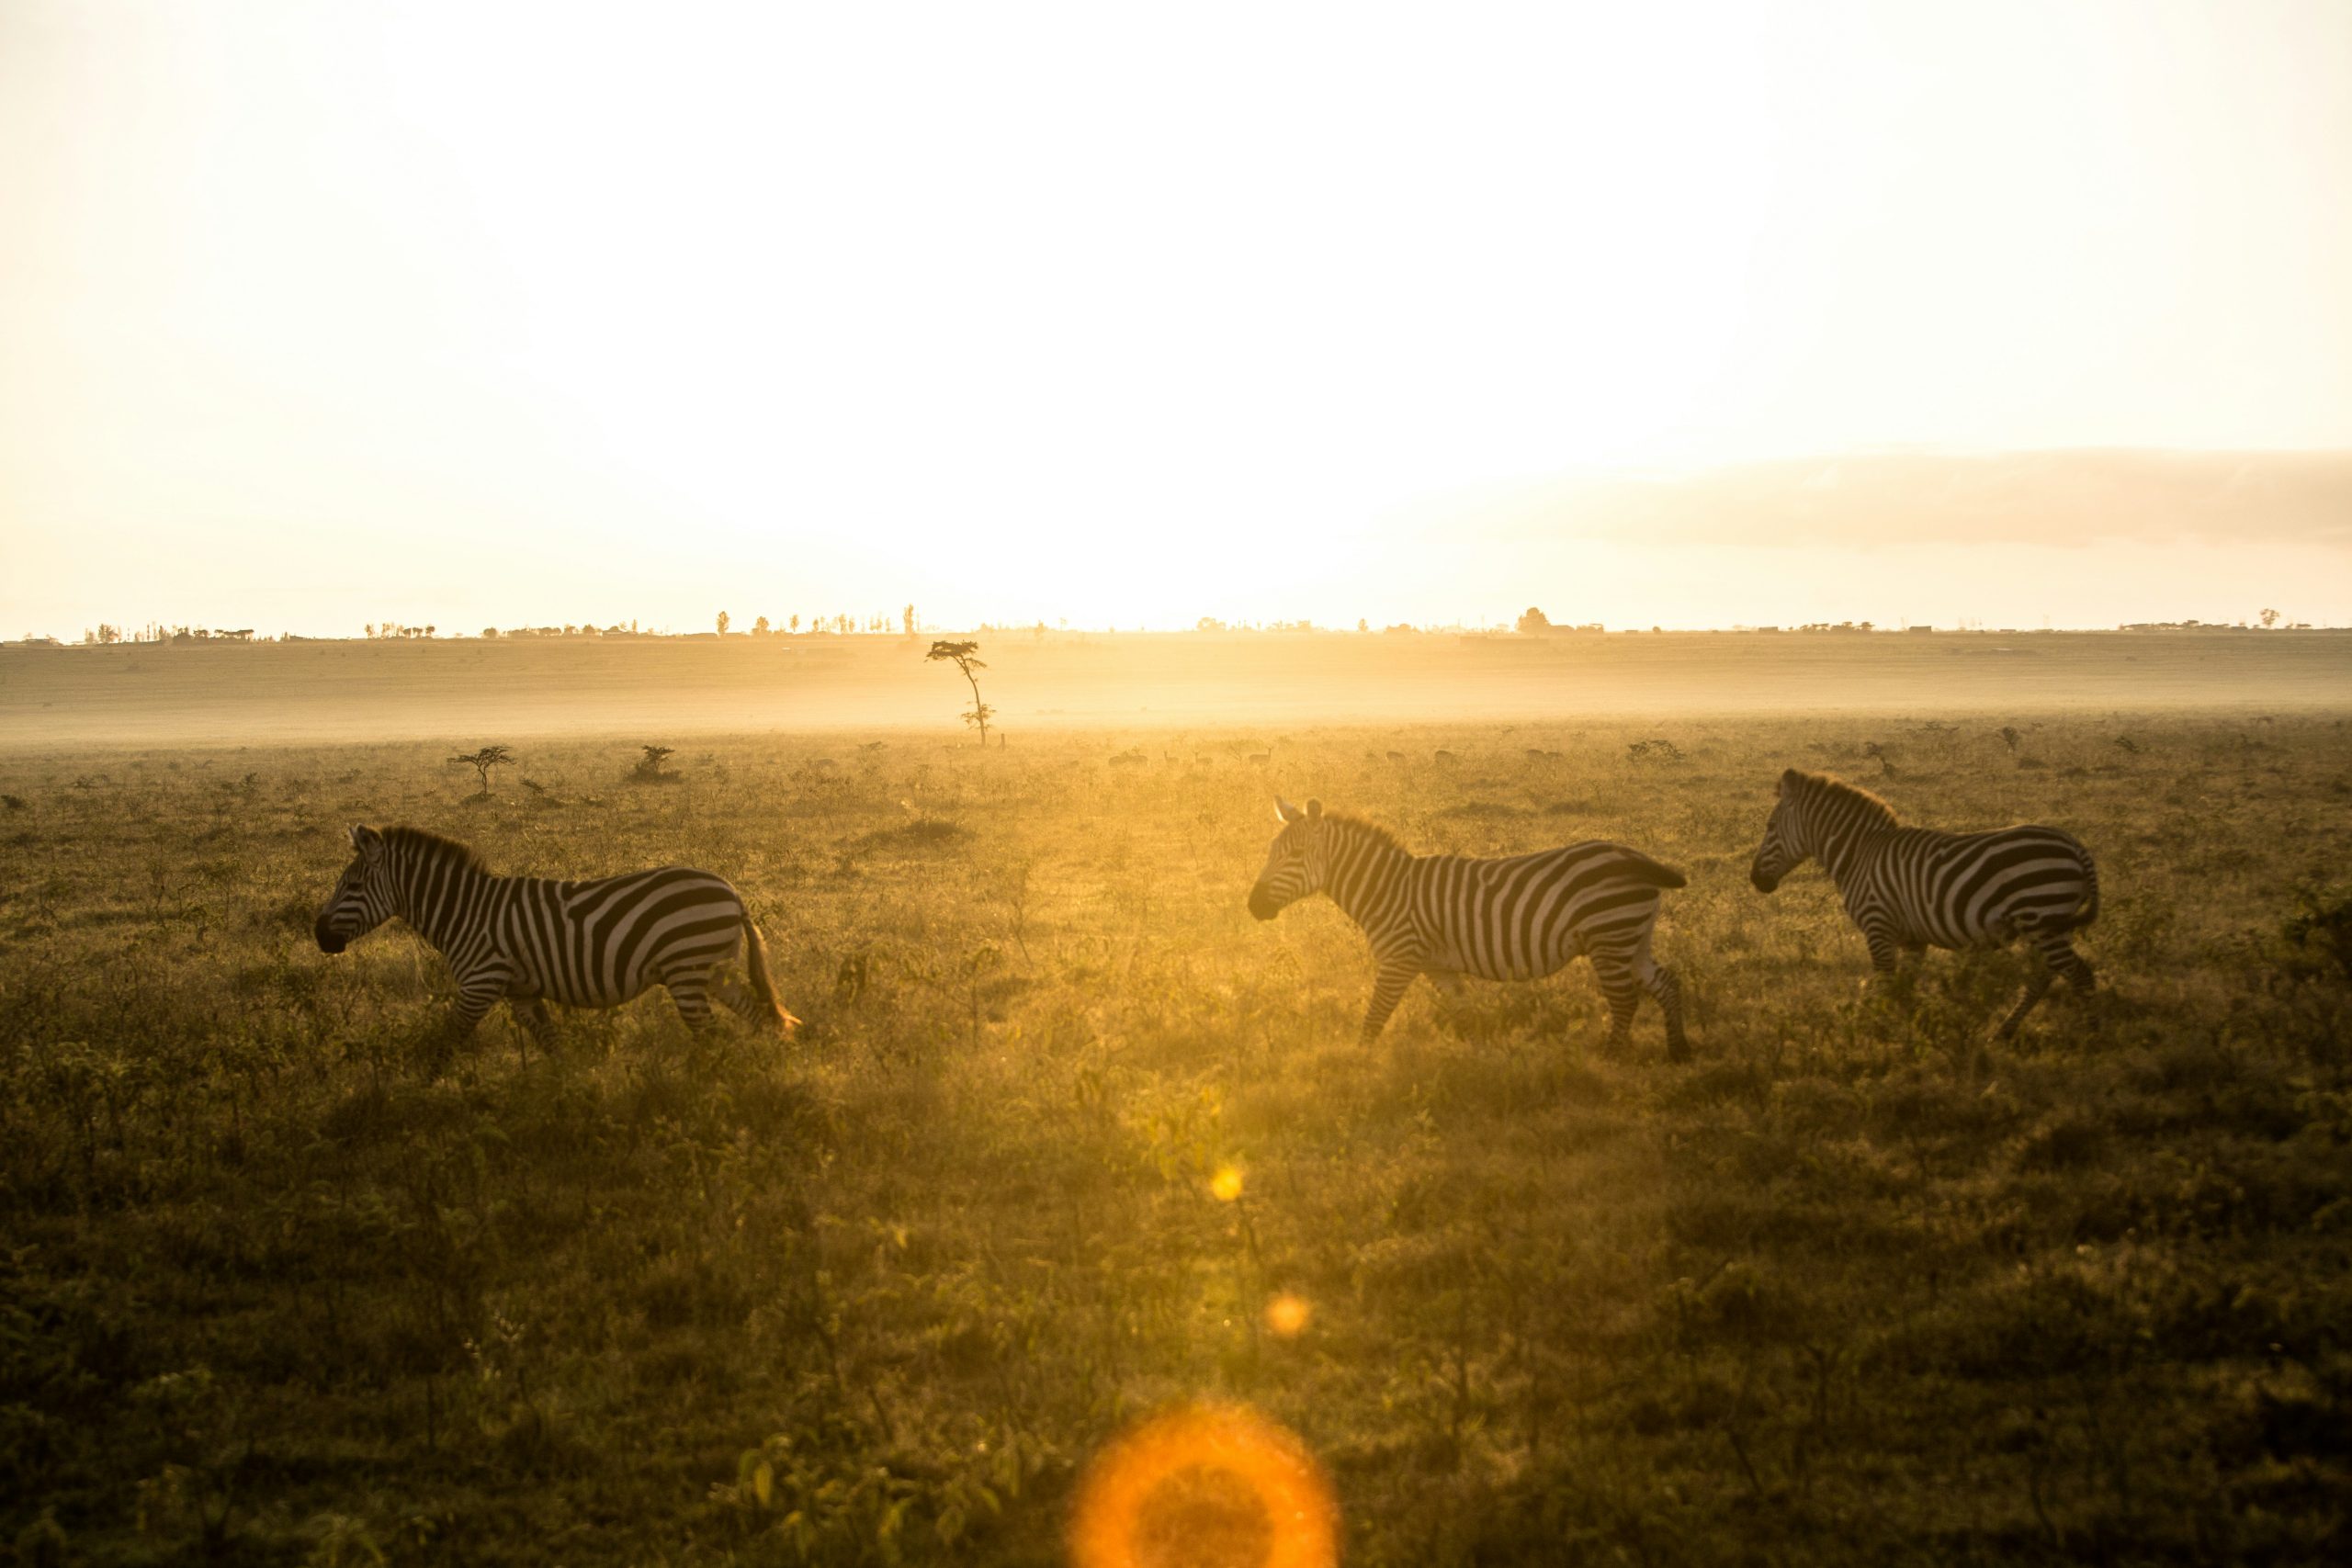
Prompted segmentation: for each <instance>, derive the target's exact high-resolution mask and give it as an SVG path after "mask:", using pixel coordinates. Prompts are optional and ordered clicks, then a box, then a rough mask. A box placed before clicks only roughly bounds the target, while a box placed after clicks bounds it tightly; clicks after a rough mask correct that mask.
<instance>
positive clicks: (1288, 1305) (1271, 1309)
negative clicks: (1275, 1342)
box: [1266, 1291, 1315, 1339]
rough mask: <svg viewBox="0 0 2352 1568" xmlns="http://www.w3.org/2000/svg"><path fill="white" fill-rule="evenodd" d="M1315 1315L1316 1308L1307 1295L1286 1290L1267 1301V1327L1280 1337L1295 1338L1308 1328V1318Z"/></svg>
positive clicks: (1270, 1331)
mask: <svg viewBox="0 0 2352 1568" xmlns="http://www.w3.org/2000/svg"><path fill="white" fill-rule="evenodd" d="M1314 1315H1315V1308H1314V1307H1313V1306H1312V1305H1310V1304H1309V1303H1308V1302H1307V1300H1306V1297H1305V1296H1298V1295H1293V1294H1292V1293H1291V1292H1288V1291H1284V1292H1283V1293H1282V1294H1281V1295H1279V1296H1276V1297H1275V1298H1274V1299H1273V1300H1272V1301H1270V1302H1268V1303H1266V1329H1267V1331H1268V1332H1269V1333H1271V1334H1273V1335H1274V1336H1276V1337H1279V1338H1283V1339H1295V1338H1296V1337H1298V1336H1299V1335H1300V1334H1302V1333H1304V1332H1305V1331H1306V1320H1307V1319H1308V1318H1311V1317H1313V1316H1314Z"/></svg>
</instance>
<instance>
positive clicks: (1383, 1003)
mask: <svg viewBox="0 0 2352 1568" xmlns="http://www.w3.org/2000/svg"><path fill="white" fill-rule="evenodd" d="M1420 973H1421V972H1420V970H1419V968H1417V967H1415V966H1414V965H1412V964H1382V965H1381V966H1380V971H1379V973H1378V974H1376V975H1374V976H1373V980H1372V1000H1371V1001H1370V1002H1369V1003H1367V1004H1366V1005H1365V1007H1364V1010H1363V1043H1365V1044H1366V1045H1369V1044H1371V1043H1373V1042H1374V1041H1375V1040H1377V1039H1379V1038H1380V1032H1381V1031H1382V1030H1384V1029H1385V1028H1387V1027H1388V1015H1389V1014H1390V1013H1392V1012H1395V1011H1396V1010H1397V1003H1398V1002H1401V1001H1403V1000H1404V999H1405V993H1406V991H1407V990H1408V989H1409V988H1410V987H1411V986H1412V984H1413V982H1414V981H1415V980H1416V979H1418V978H1419V977H1420Z"/></svg>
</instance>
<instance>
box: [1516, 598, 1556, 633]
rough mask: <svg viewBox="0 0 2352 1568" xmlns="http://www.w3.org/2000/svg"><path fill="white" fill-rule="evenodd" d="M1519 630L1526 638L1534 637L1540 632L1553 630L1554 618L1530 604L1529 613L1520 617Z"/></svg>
mask: <svg viewBox="0 0 2352 1568" xmlns="http://www.w3.org/2000/svg"><path fill="white" fill-rule="evenodd" d="M1519 629H1520V632H1521V635H1522V636H1525V637H1533V636H1534V635H1535V634H1536V633H1538V632H1548V631H1550V630H1551V629H1552V617H1551V616H1549V615H1545V614H1544V612H1543V611H1541V610H1539V609H1537V608H1536V607H1535V606H1534V605H1532V604H1530V605H1529V606H1528V607H1527V613H1526V614H1525V615H1521V616H1520V617H1519Z"/></svg>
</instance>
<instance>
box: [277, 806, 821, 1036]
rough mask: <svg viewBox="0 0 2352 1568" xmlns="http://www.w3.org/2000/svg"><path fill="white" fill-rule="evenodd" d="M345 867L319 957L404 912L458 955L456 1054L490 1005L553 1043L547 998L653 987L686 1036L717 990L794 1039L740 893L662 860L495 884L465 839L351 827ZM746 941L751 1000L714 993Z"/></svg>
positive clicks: (580, 1003) (599, 999) (327, 912)
mask: <svg viewBox="0 0 2352 1568" xmlns="http://www.w3.org/2000/svg"><path fill="white" fill-rule="evenodd" d="M351 849H352V855H353V859H352V862H351V864H350V865H348V866H347V867H345V870H344V873H343V875H342V877H341V878H340V879H339V880H338V881H337V882H336V883H335V885H334V894H333V895H331V896H330V897H328V899H327V901H326V905H325V907H324V908H322V909H320V911H319V917H318V920H317V923H316V925H315V927H314V934H315V935H316V936H317V938H318V941H319V951H320V952H322V953H341V952H342V951H343V950H344V949H345V948H346V947H348V946H350V945H351V943H352V942H356V941H357V940H358V939H359V938H360V937H363V936H365V935H367V934H368V932H369V931H374V930H375V929H376V928H377V927H378V926H379V925H382V924H383V923H384V922H385V921H386V920H388V919H392V918H393V917H394V916H398V917H399V918H400V919H403V920H406V921H407V922H408V923H409V925H410V926H411V927H413V929H414V930H415V931H416V933H417V934H418V935H419V936H421V937H423V938H424V940H425V941H426V942H429V943H431V944H432V946H433V947H434V948H435V949H436V950H437V951H439V953H441V955H442V956H443V957H444V958H446V959H447V960H448V964H449V972H450V974H451V975H452V976H454V977H455V978H456V980H457V982H458V1001H457V1006H456V1008H455V1010H453V1011H452V1012H451V1013H450V1016H449V1023H448V1032H447V1040H446V1042H445V1044H444V1049H445V1050H446V1049H447V1047H449V1046H454V1045H456V1044H457V1043H459V1042H461V1041H463V1040H465V1039H467V1038H468V1037H469V1036H470V1035H471V1034H472V1033H473V1032H474V1030H475V1029H476V1028H477V1027H479V1026H480V1024H481V1021H482V1018H483V1015H485V1014H486V1013H488V1012H489V1011H490V1008H491V1004H492V1003H493V1002H495V1001H497V1000H499V999H500V998H506V999H507V1000H508V1001H509V1002H510V1003H513V1004H514V1005H515V1013H516V1016H517V1017H519V1018H520V1019H521V1020H522V1021H523V1023H524V1024H525V1025H526V1027H527V1028H528V1029H529V1030H530V1032H531V1033H532V1035H533V1036H534V1037H535V1038H537V1039H539V1040H541V1041H543V1042H544V1041H545V1040H546V1039H547V1038H548V1033H549V1032H550V1030H551V1029H552V1027H553V1026H552V1024H551V1022H550V1021H549V1020H548V1010H547V1003H548V999H549V998H552V999H554V1000H556V1001H559V1002H563V1003H566V1004H568V1005H571V1006H573V1007H618V1006H619V1005H620V1004H621V1003H623V1002H626V1001H628V1000H629V999H631V998H635V997H638V996H639V995H641V994H643V993H644V992H645V991H647V990H649V989H650V988H651V987H655V986H666V987H669V991H670V999H671V1001H673V1003H675V1004H676V1005H677V1009H678V1016H679V1017H681V1018H683V1019H684V1020H685V1021H686V1025H687V1027H688V1028H691V1029H695V1030H700V1029H702V1028H704V1027H706V1026H707V1025H708V1023H709V1022H710V1019H711V1011H710V1002H709V999H708V998H709V994H710V993H711V992H712V991H713V990H714V989H715V990H717V992H718V997H719V999H720V1000H721V1001H723V1002H725V1003H726V1004H727V1005H728V1006H729V1007H730V1008H732V1009H733V1010H735V1011H737V1012H738V1013H741V1015H742V1016H743V1017H744V1018H746V1019H748V1020H750V1021H752V1022H755V1023H759V1024H763V1025H771V1026H773V1027H775V1028H776V1029H777V1030H779V1031H781V1032H784V1033H786V1034H790V1033H791V1032H792V1031H793V1030H794V1029H795V1028H796V1027H797V1025H798V1024H799V1020H798V1019H797V1018H795V1017H793V1016H792V1014H791V1013H789V1012H787V1011H786V1010H785V1008H784V1005H783V1003H781V1002H779V1001H778V1000H777V999H776V995H775V986H774V985H773V984H772V983H771V982H770V981H769V979H768V970H767V948H766V945H765V944H764V943H763V942H761V940H760V932H759V928H758V927H756V926H754V925H753V924H752V917H751V915H750V914H749V912H747V911H746V910H745V909H744V908H743V901H742V899H741V897H739V896H738V895H737V894H736V891H735V889H734V888H733V887H731V886H729V885H728V883H727V882H726V881H725V879H723V878H721V877H718V876H714V875H713V874H710V873H709V872H707V871H696V870H695V869H694V868H692V867H691V866H682V865H673V866H664V867H662V869H661V870H658V871H640V872H633V873H631V874H628V875H625V876H607V877H604V878H601V879H599V880H597V881H594V882H557V881H552V880H549V879H548V878H545V877H537V876H498V875H494V874H492V872H491V871H490V869H489V868H488V867H487V866H485V865H483V864H482V863H481V859H480V858H479V857H478V856H477V855H475V853H474V852H473V851H472V850H470V849H469V848H468V847H467V846H466V845H464V844H461V843H459V842H458V841H457V840H454V839H445V838H443V837H441V836H440V835H439V834H438V833H428V832H426V831H425V830H424V829H421V828H388V829H384V830H383V831H381V832H379V831H377V830H376V829H373V828H368V827H354V828H353V829H351ZM739 930H740V931H741V934H742V940H743V950H744V952H743V957H744V967H745V968H746V969H747V970H749V971H750V974H751V980H752V998H754V1000H753V1001H749V1002H747V1001H745V1000H744V999H743V998H741V995H740V994H738V992H737V989H736V987H734V985H733V984H732V983H731V982H727V981H720V982H719V983H718V985H716V986H714V984H713V982H714V980H715V979H716V978H717V976H718V969H719V966H720V965H722V964H725V963H726V962H727V961H728V960H729V958H731V957H733V956H734V953H735V940H736V933H737V932H738V931H739Z"/></svg>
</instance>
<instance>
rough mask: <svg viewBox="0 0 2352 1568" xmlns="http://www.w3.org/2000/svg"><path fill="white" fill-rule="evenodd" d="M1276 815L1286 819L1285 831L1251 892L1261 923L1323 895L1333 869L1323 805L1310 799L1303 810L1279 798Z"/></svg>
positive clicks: (1252, 907)
mask: <svg viewBox="0 0 2352 1568" xmlns="http://www.w3.org/2000/svg"><path fill="white" fill-rule="evenodd" d="M1274 813H1275V815H1276V816H1278V817H1280V818H1282V820H1283V830H1282V831H1281V832H1279V833H1277V834H1275V835H1274V847H1273V848H1272V850H1270V851H1268V852H1267V854H1266V868H1265V870H1263V871H1261V872H1260V873H1259V874H1258V881H1257V884H1256V885H1255V886H1252V887H1251V888H1250V913H1251V914H1253V915H1255V916H1257V917H1258V918H1259V919H1261V920H1271V919H1273V918H1274V917H1275V916H1276V915H1279V914H1281V913H1282V912H1283V908H1285V907H1287V906H1289V905H1292V904H1295V903H1296V902H1298V900H1300V899H1301V898H1304V897H1306V896H1307V895H1308V894H1310V893H1317V892H1320V891H1321V890H1322V887H1323V878H1324V875H1325V874H1326V872H1327V871H1329V857H1328V854H1327V852H1326V851H1325V848H1324V843H1323V803H1322V802H1321V801H1319V800H1310V801H1308V802H1307V803H1306V809H1305V810H1303V811H1302V810H1300V809H1299V808H1298V807H1295V806H1293V805H1292V804H1291V803H1290V802H1289V801H1287V800H1284V799H1283V798H1281V797H1280V796H1279V795H1278V796H1276V797H1275V799H1274Z"/></svg>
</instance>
